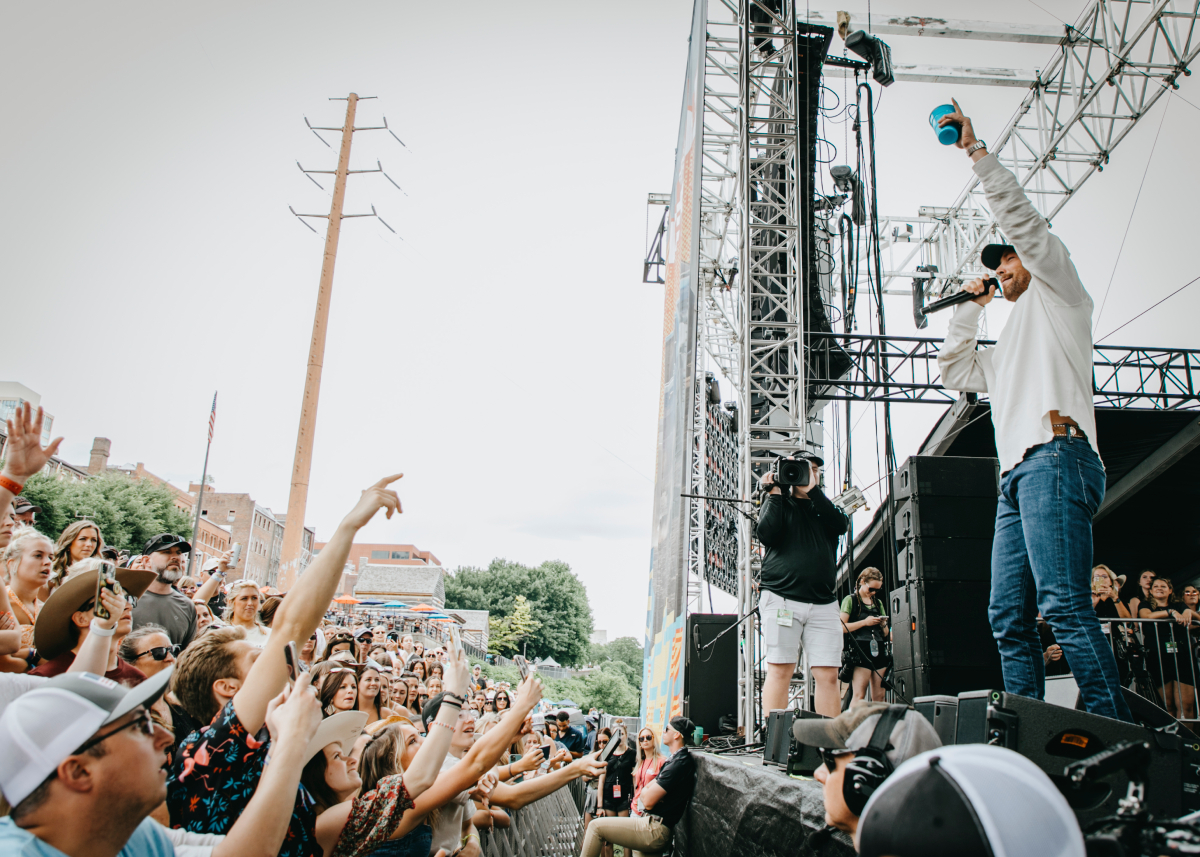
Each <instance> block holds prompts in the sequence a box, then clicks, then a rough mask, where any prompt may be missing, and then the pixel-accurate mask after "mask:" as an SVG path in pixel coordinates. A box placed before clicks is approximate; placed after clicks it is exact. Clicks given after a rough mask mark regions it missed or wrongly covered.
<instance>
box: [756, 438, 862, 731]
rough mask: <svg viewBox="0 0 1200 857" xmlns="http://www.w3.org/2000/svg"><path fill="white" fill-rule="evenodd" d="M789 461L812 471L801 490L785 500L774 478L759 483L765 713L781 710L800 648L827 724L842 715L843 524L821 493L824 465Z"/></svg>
mask: <svg viewBox="0 0 1200 857" xmlns="http://www.w3.org/2000/svg"><path fill="white" fill-rule="evenodd" d="M792 457H793V458H794V459H795V460H797V461H801V462H803V463H805V464H807V465H808V467H809V468H810V472H809V479H808V484H807V485H797V486H793V487H792V489H791V492H790V494H786V495H785V494H784V493H783V491H782V490H781V489H780V487H779V486H778V485H776V484H775V474H774V473H773V472H767V473H765V474H764V475H763V478H762V485H763V487H764V488H766V489H767V490H768V491H769V492H770V493H769V494H768V495H767V501H766V503H765V504H763V510H762V512H761V514H760V515H759V519H758V525H757V531H756V532H757V536H758V540H759V541H760V542H762V544H763V546H764V547H765V548H766V553H765V555H764V556H763V562H762V597H761V598H760V599H759V603H758V608H759V621H760V622H762V629H763V641H764V643H765V644H766V654H767V657H766V660H767V677H766V680H765V681H764V682H763V689H762V701H763V711H764V712H771V711H775V710H777V709H781V708H787V702H788V689H789V688H790V686H791V682H792V675H793V673H795V671H796V663H797V662H798V661H799V658H800V649H801V646H802V645H803V649H804V654H805V655H806V656H807V658H808V667H809V669H810V670H811V671H812V677H813V682H814V684H815V688H816V690H815V694H814V699H813V701H814V704H815V708H816V711H817V713H818V714H824V715H825V716H827V717H833V716H836V715H837V713H838V712H839V711H840V710H841V700H840V699H839V698H838V692H837V672H838V668H839V667H840V666H841V664H842V621H841V614H840V613H839V612H838V605H837V599H836V596H835V593H834V586H835V582H836V578H837V568H836V557H835V554H836V551H837V543H838V538H839V537H840V536H841V535H842V534H843V533H845V532H846V528H847V527H848V526H849V519H848V518H847V517H846V516H845V515H844V514H843V513H842V511H841V510H840V509H838V507H837V506H835V505H833V503H832V502H830V500H829V498H827V497H826V496H825V495H824V494H823V493H822V492H821V487H820V485H819V481H820V476H821V474H820V470H819V468H820V467H821V466H822V465H824V463H825V462H824V461H822V460H821V459H820V458H818V457H817V456H815V455H812V454H811V453H808V452H799V453H796V454H795V455H794V456H792Z"/></svg>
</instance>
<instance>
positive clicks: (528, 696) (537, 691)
mask: <svg viewBox="0 0 1200 857" xmlns="http://www.w3.org/2000/svg"><path fill="white" fill-rule="evenodd" d="M541 701H542V682H541V679H539V678H538V677H537V676H534V675H531V676H529V677H528V678H527V679H525V681H523V682H521V686H520V687H519V688H518V689H517V699H516V701H515V702H514V703H513V708H517V709H521V710H523V711H526V712H529V711H532V710H533V707H534V706H535V705H537V704H538V703H539V702H541Z"/></svg>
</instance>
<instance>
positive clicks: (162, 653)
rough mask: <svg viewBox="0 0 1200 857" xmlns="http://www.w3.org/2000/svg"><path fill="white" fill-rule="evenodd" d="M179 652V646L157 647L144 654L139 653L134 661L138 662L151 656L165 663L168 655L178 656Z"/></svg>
mask: <svg viewBox="0 0 1200 857" xmlns="http://www.w3.org/2000/svg"><path fill="white" fill-rule="evenodd" d="M179 652H180V647H179V646H155V647H154V648H152V649H146V651H144V652H139V653H138V654H136V655H134V656H133V659H134V660H135V661H137V660H141V659H142V658H144V657H146V655H150V656H151V657H152V658H154V660H156V661H165V660H166V659H167V655H178V654H179Z"/></svg>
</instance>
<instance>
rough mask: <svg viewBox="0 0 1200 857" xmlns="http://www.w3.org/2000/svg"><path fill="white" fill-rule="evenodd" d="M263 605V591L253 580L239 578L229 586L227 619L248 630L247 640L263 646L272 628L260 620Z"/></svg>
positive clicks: (226, 609) (230, 622)
mask: <svg viewBox="0 0 1200 857" xmlns="http://www.w3.org/2000/svg"><path fill="white" fill-rule="evenodd" d="M260 606H262V593H261V592H259V591H258V584H257V583H255V582H254V581H253V580H238V581H236V582H234V584H233V585H232V586H230V587H229V596H228V605H227V606H226V607H225V621H226V622H228V623H229V624H230V625H234V626H236V627H238V628H241V629H242V630H243V631H245V632H246V636H245V640H246V642H247V643H249V644H250V645H252V646H256V647H258V648H260V649H261V648H262V647H263V644H264V643H266V642H267V638H268V637H270V636H271V629H270V628H266V627H264V626H263V625H262V624H260V623H259V621H258V609H259V607H260Z"/></svg>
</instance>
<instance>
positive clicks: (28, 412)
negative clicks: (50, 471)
mask: <svg viewBox="0 0 1200 857" xmlns="http://www.w3.org/2000/svg"><path fill="white" fill-rule="evenodd" d="M44 417H45V414H44V413H43V412H42V409H41V408H38V409H37V414H36V416H35V415H34V413H33V409H32V408H31V407H30V405H29V402H25V403H23V404H21V405H19V406H18V407H17V409H16V411H14V412H13V415H12V416H11V417H9V419H8V444H7V445H6V446H5V448H4V472H3V475H4V476H7V477H8V478H9V479H12V480H13V481H14V482H19V483H21V484H22V485H24V484H25V480H26V479H28V478H29V477H30V476H32V475H33V474H35V473H37V472H38V471H39V470H41V469H42V468H43V467H45V466H46V462H47V461H49V460H50V459H51V457H52V456H53V455H54V454H55V453H56V452H58V447H59V445H60V444H61V443H62V438H61V437H56V438H55V439H54V440H52V441H50V445H49V446H47V447H44V448H43V447H42V423H43V422H44Z"/></svg>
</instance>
